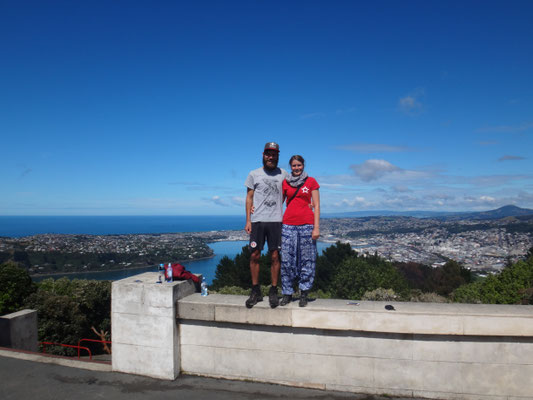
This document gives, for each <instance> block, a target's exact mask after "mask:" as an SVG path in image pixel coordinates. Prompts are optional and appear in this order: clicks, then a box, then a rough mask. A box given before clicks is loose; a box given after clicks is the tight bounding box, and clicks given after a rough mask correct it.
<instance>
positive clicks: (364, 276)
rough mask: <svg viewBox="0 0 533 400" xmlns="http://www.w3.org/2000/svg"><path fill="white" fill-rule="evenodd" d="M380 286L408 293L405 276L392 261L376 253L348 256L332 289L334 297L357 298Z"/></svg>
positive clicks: (335, 278)
mask: <svg viewBox="0 0 533 400" xmlns="http://www.w3.org/2000/svg"><path fill="white" fill-rule="evenodd" d="M378 288H383V289H392V290H394V292H395V293H397V294H398V295H400V296H406V295H407V293H408V285H407V282H406V280H405V279H404V278H403V276H402V275H401V274H400V273H399V272H398V271H397V270H396V269H395V268H394V267H393V266H392V264H391V263H389V262H387V261H385V260H383V259H381V258H380V257H378V256H376V255H374V256H368V257H350V258H346V259H345V260H344V261H343V262H342V263H341V265H340V266H339V268H338V270H337V272H336V273H335V275H334V277H333V279H332V282H331V286H330V291H331V294H332V296H333V297H336V298H342V299H354V300H355V299H361V298H362V297H363V295H364V294H365V292H367V291H372V290H376V289H378Z"/></svg>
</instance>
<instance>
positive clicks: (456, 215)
mask: <svg viewBox="0 0 533 400" xmlns="http://www.w3.org/2000/svg"><path fill="white" fill-rule="evenodd" d="M524 215H533V210H530V209H528V208H520V207H517V206H513V205H508V206H503V207H500V208H498V209H496V210H489V211H479V212H468V211H467V212H449V211H389V210H374V211H354V212H346V213H335V214H324V215H323V217H324V218H363V217H391V216H394V217H415V218H436V219H440V220H444V221H450V220H462V219H475V220H481V219H499V218H506V217H520V216H524Z"/></svg>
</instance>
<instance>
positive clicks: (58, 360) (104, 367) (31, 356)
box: [0, 348, 112, 372]
mask: <svg viewBox="0 0 533 400" xmlns="http://www.w3.org/2000/svg"><path fill="white" fill-rule="evenodd" d="M0 356H2V357H9V358H17V359H19V360H27V361H35V362H41V363H46V364H55V365H63V366H65V367H73V368H81V369H87V370H90V371H104V372H111V371H112V368H111V364H109V363H104V362H97V361H81V360H73V359H72V358H65V357H57V356H51V355H42V354H36V353H32V352H28V351H16V350H8V349H2V348H0Z"/></svg>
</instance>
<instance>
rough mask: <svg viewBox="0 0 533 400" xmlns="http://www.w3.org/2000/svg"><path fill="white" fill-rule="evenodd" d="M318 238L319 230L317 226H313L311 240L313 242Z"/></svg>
mask: <svg viewBox="0 0 533 400" xmlns="http://www.w3.org/2000/svg"><path fill="white" fill-rule="evenodd" d="M319 237H320V228H319V227H318V226H315V227H314V228H313V232H311V238H312V239H313V240H317V239H318V238H319Z"/></svg>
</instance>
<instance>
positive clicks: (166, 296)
mask: <svg viewBox="0 0 533 400" xmlns="http://www.w3.org/2000/svg"><path fill="white" fill-rule="evenodd" d="M157 277H158V274H157V273H155V272H153V273H152V272H147V273H144V274H140V275H135V276H133V277H129V278H126V279H122V280H120V281H115V282H113V283H112V289H111V290H112V291H111V327H112V342H113V352H112V356H111V357H112V358H111V360H112V365H113V370H114V371H119V372H126V373H131V374H137V375H145V376H151V377H154V378H160V379H176V377H177V376H178V374H179V372H180V358H179V342H180V341H179V336H178V327H177V324H176V312H175V310H176V302H177V301H178V300H179V299H181V298H182V297H184V296H187V295H190V294H191V293H194V292H195V291H196V288H195V285H194V284H193V283H192V281H180V282H173V283H156V281H157Z"/></svg>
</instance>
